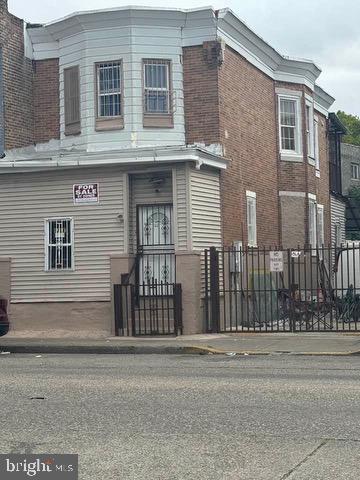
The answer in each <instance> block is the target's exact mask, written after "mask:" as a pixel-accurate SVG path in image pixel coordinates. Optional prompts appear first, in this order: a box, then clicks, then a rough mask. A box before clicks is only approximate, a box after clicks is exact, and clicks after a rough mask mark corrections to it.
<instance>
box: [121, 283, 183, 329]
mask: <svg viewBox="0 0 360 480" xmlns="http://www.w3.org/2000/svg"><path fill="white" fill-rule="evenodd" d="M114 314H115V331H116V335H118V336H138V335H179V334H182V292H181V285H180V284H177V283H162V282H161V283H157V282H153V283H146V284H138V285H134V284H122V285H118V284H117V285H114Z"/></svg>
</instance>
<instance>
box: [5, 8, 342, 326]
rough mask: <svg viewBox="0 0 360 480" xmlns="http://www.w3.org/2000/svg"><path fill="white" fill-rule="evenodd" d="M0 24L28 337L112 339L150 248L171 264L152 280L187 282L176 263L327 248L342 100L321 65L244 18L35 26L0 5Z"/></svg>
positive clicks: (90, 17)
mask: <svg viewBox="0 0 360 480" xmlns="http://www.w3.org/2000/svg"><path fill="white" fill-rule="evenodd" d="M0 23H1V25H0V27H1V28H0V30H1V31H2V32H3V34H2V37H1V39H0V47H2V52H3V75H2V77H3V90H4V107H5V108H4V112H5V116H4V118H5V145H4V148H5V153H6V157H5V158H4V159H3V160H1V161H0V175H1V176H0V182H1V185H2V188H1V196H0V222H1V228H2V235H1V237H0V251H1V255H3V256H8V257H10V258H11V302H12V314H13V318H14V319H15V323H16V325H17V326H19V328H20V327H21V328H25V327H26V328H31V323H30V322H29V321H28V319H29V318H35V317H36V318H37V320H38V322H39V323H40V324H42V325H43V326H44V328H45V326H46V328H51V325H54V324H56V326H57V328H60V329H61V328H62V329H65V330H66V329H69V328H71V327H72V326H74V325H75V326H76V327H78V328H80V325H81V328H83V329H87V328H88V329H89V330H91V331H96V332H104V333H106V332H108V331H109V330H111V329H113V326H112V315H111V302H110V300H111V282H112V281H113V280H114V278H115V277H114V275H115V274H114V272H113V270H112V269H113V266H114V262H115V263H116V262H117V261H120V260H121V261H122V260H123V259H124V258H125V257H126V258H129V259H130V260H129V261H128V270H130V271H132V264H133V260H132V256H133V255H135V254H136V253H137V252H144V251H147V252H153V253H158V252H163V251H164V250H165V251H166V255H165V256H164V258H165V260H164V258H162V259H161V258H160V257H158V260H157V263H156V262H155V263H152V264H151V265H148V264H147V265H145V264H143V263H142V260H141V259H140V261H139V263H138V272H137V273H138V279H140V280H141V279H144V278H145V277H146V276H148V275H150V273H149V272H151V275H152V276H155V277H156V279H157V280H159V281H173V280H174V262H175V260H174V255H173V254H174V252H177V253H181V254H182V255H185V254H186V252H187V253H189V252H194V251H195V252H196V251H198V252H201V251H202V250H203V249H204V248H206V247H209V246H220V245H222V244H224V245H230V244H231V243H233V242H235V241H241V242H242V243H243V244H244V245H246V244H248V245H250V246H262V245H280V244H282V245H284V246H285V247H294V246H297V245H299V244H304V243H310V244H312V245H315V244H316V243H328V242H329V241H330V195H329V159H328V141H327V117H328V109H329V107H330V106H331V104H332V103H333V101H334V99H333V98H332V97H331V96H330V95H328V94H327V93H326V92H324V91H323V90H322V89H321V88H320V87H319V86H318V85H317V84H316V83H315V82H316V80H317V78H318V76H319V74H320V69H319V68H318V67H317V66H316V65H315V64H314V63H313V62H311V61H309V60H296V59H291V58H289V57H284V56H282V55H281V54H279V53H278V52H277V51H276V50H275V49H273V48H272V47H271V46H269V45H268V44H267V43H266V42H264V40H262V39H261V38H260V37H258V36H257V35H256V34H255V33H254V32H252V31H251V30H250V29H249V28H248V27H247V26H246V25H245V24H244V23H243V22H242V21H241V20H240V19H239V18H237V17H236V16H235V15H234V14H233V13H232V12H231V11H230V10H229V9H222V10H218V11H213V10H212V9H211V8H201V9H194V10H188V11H186V10H168V9H155V8H154V9H151V8H143V7H125V8H119V9H110V10H99V11H92V12H84V13H76V14H73V15H70V16H67V17H65V18H63V19H60V20H57V21H54V22H51V23H49V24H47V25H29V24H28V25H24V24H23V22H22V21H21V20H19V19H17V18H15V17H13V16H12V15H11V14H9V13H8V12H7V4H6V1H5V0H0ZM0 122H1V111H0ZM169 256H171V258H172V259H171V260H169ZM159 258H160V259H159ZM179 258H181V256H179ZM116 279H118V276H116ZM49 312H51V319H49V318H48V317H49Z"/></svg>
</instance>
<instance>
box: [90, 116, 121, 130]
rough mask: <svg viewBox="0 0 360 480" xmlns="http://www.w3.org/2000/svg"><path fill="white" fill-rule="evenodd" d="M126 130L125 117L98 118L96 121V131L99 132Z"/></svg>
mask: <svg viewBox="0 0 360 480" xmlns="http://www.w3.org/2000/svg"><path fill="white" fill-rule="evenodd" d="M123 128H124V119H123V117H115V118H97V119H96V120H95V130H96V131H97V132H105V131H111V130H122V129H123Z"/></svg>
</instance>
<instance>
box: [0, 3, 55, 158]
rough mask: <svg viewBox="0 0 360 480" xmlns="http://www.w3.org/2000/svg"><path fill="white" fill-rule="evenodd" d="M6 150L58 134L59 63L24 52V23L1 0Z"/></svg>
mask: <svg viewBox="0 0 360 480" xmlns="http://www.w3.org/2000/svg"><path fill="white" fill-rule="evenodd" d="M0 46H1V47H2V50H3V85H4V121H5V127H6V128H5V150H10V149H13V148H20V147H26V146H28V145H31V144H34V143H41V142H47V141H49V140H51V139H53V138H59V137H60V125H59V124H60V121H59V120H60V113H59V64H58V60H57V59H51V60H42V61H36V62H32V61H31V60H30V59H29V58H26V56H25V54H24V22H23V20H21V19H19V18H17V17H15V16H14V15H12V14H10V13H9V12H8V10H7V2H6V1H5V0H0Z"/></svg>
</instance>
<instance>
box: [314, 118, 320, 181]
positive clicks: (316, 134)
mask: <svg viewBox="0 0 360 480" xmlns="http://www.w3.org/2000/svg"><path fill="white" fill-rule="evenodd" d="M314 152H315V168H316V170H317V171H318V172H320V148H319V117H318V116H317V115H314Z"/></svg>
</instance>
